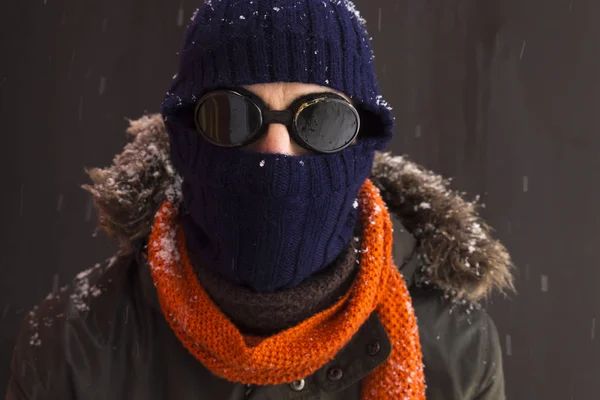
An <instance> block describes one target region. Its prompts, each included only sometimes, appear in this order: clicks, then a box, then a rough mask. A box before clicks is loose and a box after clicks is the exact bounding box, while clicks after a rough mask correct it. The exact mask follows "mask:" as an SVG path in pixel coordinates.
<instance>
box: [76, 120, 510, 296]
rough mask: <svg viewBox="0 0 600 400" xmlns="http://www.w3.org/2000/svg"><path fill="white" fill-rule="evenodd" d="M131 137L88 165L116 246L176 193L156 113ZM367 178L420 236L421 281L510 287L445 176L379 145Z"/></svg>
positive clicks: (140, 231) (469, 209) (127, 245)
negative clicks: (101, 163) (110, 155)
mask: <svg viewBox="0 0 600 400" xmlns="http://www.w3.org/2000/svg"><path fill="white" fill-rule="evenodd" d="M127 133H128V134H129V135H131V136H132V137H133V140H132V142H131V143H129V144H127V145H126V146H125V148H124V150H123V152H122V153H121V154H118V155H117V156H116V157H115V158H114V160H113V164H112V165H111V166H110V167H108V168H104V169H98V168H95V169H92V170H89V171H88V174H89V176H90V178H91V180H92V184H91V185H84V186H83V187H84V188H85V189H86V190H87V191H89V192H90V193H92V195H93V196H94V203H95V205H96V209H97V211H98V215H99V228H102V229H104V230H106V231H107V232H108V233H109V234H110V235H112V236H116V237H117V238H118V239H119V241H120V243H121V248H122V250H123V251H125V252H128V251H131V250H132V243H133V242H134V241H135V240H137V239H140V238H144V237H146V236H147V235H149V233H150V230H151V227H152V223H153V220H154V215H155V213H156V211H157V210H158V207H159V206H160V204H161V203H162V202H163V201H164V200H165V198H169V199H173V198H177V197H178V196H180V190H181V180H180V178H179V177H178V175H177V174H176V173H175V171H174V169H173V167H172V166H171V163H170V156H169V139H168V135H167V132H166V128H165V126H164V123H163V120H162V117H161V115H160V114H154V115H149V116H144V117H142V118H140V119H138V120H134V121H130V127H129V128H128V129H127ZM371 179H372V180H373V182H374V183H375V185H377V187H379V189H380V190H381V193H382V196H383V199H384V200H385V202H386V203H387V205H388V207H389V209H390V211H391V212H392V213H393V214H395V215H396V217H398V218H399V219H400V221H402V224H403V225H404V226H405V227H406V229H407V230H408V231H409V232H410V233H411V234H412V235H414V236H415V237H416V239H417V240H418V242H419V246H418V253H419V256H420V260H421V265H422V270H421V272H420V279H419V280H420V281H421V282H425V283H427V284H431V285H434V286H437V287H438V288H440V289H441V290H443V291H444V292H445V293H446V294H447V295H448V296H449V297H451V298H453V299H455V300H466V301H469V302H477V301H479V300H481V299H483V298H485V297H487V296H488V295H489V294H491V293H492V292H493V291H494V290H497V291H500V292H505V291H507V290H512V289H513V277H512V274H511V269H512V262H511V259H510V256H509V254H508V252H507V251H506V248H505V247H504V246H503V245H502V244H500V243H499V242H498V241H496V240H494V239H493V238H492V237H491V235H490V228H489V227H488V226H487V225H486V224H485V223H484V222H483V221H482V220H481V218H480V217H479V214H478V212H477V205H476V203H473V202H468V201H465V200H464V199H463V198H462V197H461V196H460V194H459V193H457V192H454V191H451V190H450V189H448V185H449V182H448V181H447V180H444V179H443V178H441V177H440V176H438V175H436V174H434V173H432V172H430V171H427V170H425V169H423V168H422V167H420V166H418V165H416V164H414V163H412V162H410V161H408V160H407V159H406V158H405V157H393V156H391V155H390V154H388V153H378V154H377V155H376V157H375V163H374V166H373V171H372V174H371Z"/></svg>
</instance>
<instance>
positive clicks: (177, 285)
mask: <svg viewBox="0 0 600 400" xmlns="http://www.w3.org/2000/svg"><path fill="white" fill-rule="evenodd" d="M359 206H360V216H361V222H362V225H363V227H364V231H363V242H362V249H361V266H360V271H359V272H358V276H357V278H356V281H355V282H354V284H353V286H352V287H351V289H350V290H349V291H348V293H347V294H346V295H345V296H344V297H343V298H342V299H340V300H339V301H338V303H336V304H335V305H333V306H332V307H330V308H329V309H327V310H325V311H322V312H320V313H318V314H316V315H314V316H312V317H311V318H309V319H307V320H305V321H304V322H302V323H300V324H299V325H297V326H295V327H292V328H290V329H288V330H285V331H283V332H281V333H278V334H276V335H274V336H270V337H268V338H264V339H261V340H260V341H254V340H252V339H253V338H249V337H244V335H242V334H241V333H240V331H239V330H238V329H237V328H236V327H235V326H234V325H233V323H231V322H230V321H229V320H228V319H227V317H226V316H225V315H224V314H223V313H222V312H221V311H220V310H219V309H218V307H217V306H216V305H215V304H214V302H213V301H212V300H211V298H210V297H209V296H208V294H207V293H206V292H205V291H204V289H203V288H202V287H201V286H200V284H199V282H198V279H197V277H196V275H195V272H194V270H193V268H192V265H191V263H190V260H189V258H188V255H187V251H186V246H185V237H184V234H183V230H182V229H181V226H180V224H179V223H178V219H177V207H176V205H174V204H173V203H170V202H165V203H163V205H162V206H161V208H160V210H159V212H158V213H157V215H156V219H155V222H154V227H153V230H152V234H151V235H150V241H149V245H148V259H149V262H150V270H151V274H152V277H153V280H154V284H155V286H156V289H157V292H158V298H159V301H160V304H161V308H162V310H163V313H164V315H165V317H166V319H167V320H168V321H169V324H170V325H171V328H172V329H173V331H174V332H175V334H176V335H177V337H178V338H179V340H180V341H181V342H182V343H183V345H184V346H185V347H186V348H187V349H188V351H189V352H190V353H191V354H192V355H194V356H195V357H196V358H197V359H198V360H199V361H200V362H201V363H202V364H203V365H204V366H206V367H207V368H208V369H209V370H210V371H212V372H213V373H214V374H215V375H218V376H220V377H223V378H225V379H227V380H229V381H232V382H241V383H244V384H252V385H276V384H282V383H290V382H293V381H294V380H298V379H302V378H304V377H306V376H308V375H311V374H312V373H314V372H315V371H316V370H317V369H319V368H321V367H322V366H323V365H325V364H326V363H327V362H328V361H330V360H331V359H333V358H334V356H335V355H336V354H337V353H338V352H339V351H340V350H341V349H342V347H344V345H346V344H347V343H348V342H349V341H350V339H351V338H352V336H353V335H354V334H355V333H356V332H357V331H358V329H359V328H360V327H361V326H362V325H363V323H365V321H366V320H367V318H368V317H369V315H370V314H371V313H372V312H373V311H375V312H377V314H378V316H379V318H380V320H381V321H382V323H383V325H384V327H385V329H386V332H387V334H388V336H389V339H390V342H391V343H392V353H391V355H390V357H389V358H388V359H387V360H386V361H385V362H384V363H383V364H382V365H381V366H379V367H378V368H377V369H375V371H373V373H372V374H371V375H369V376H368V377H367V378H365V379H364V380H363V382H362V395H361V398H362V399H363V400H364V399H373V400H375V399H387V400H390V399H425V379H424V375H423V364H422V354H421V345H420V342H419V334H418V330H417V321H416V318H415V315H414V310H413V308H412V303H411V298H410V295H409V293H408V290H407V288H406V285H405V284H404V280H403V279H402V276H401V275H400V273H399V272H398V270H397V268H396V267H395V266H394V264H393V262H392V259H391V254H392V223H391V220H390V217H389V214H388V211H387V208H386V206H385V203H384V202H383V200H382V198H381V196H380V194H379V190H378V189H377V188H376V187H375V186H374V185H373V183H371V182H370V181H368V180H367V181H366V182H365V184H364V185H363V187H362V189H361V192H360V198H359Z"/></svg>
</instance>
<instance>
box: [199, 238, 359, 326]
mask: <svg viewBox="0 0 600 400" xmlns="http://www.w3.org/2000/svg"><path fill="white" fill-rule="evenodd" d="M359 245H360V238H359V237H355V238H354V239H353V240H350V244H349V246H348V247H347V248H346V249H345V250H344V251H342V253H341V254H340V255H339V257H338V258H337V259H336V260H335V261H334V262H333V264H332V265H330V266H328V267H327V268H326V269H325V270H324V271H323V272H321V273H318V274H314V275H312V276H311V277H309V278H308V279H306V280H305V281H304V282H302V283H301V284H299V285H298V286H297V287H293V288H290V289H286V290H280V291H277V292H274V293H257V292H255V291H253V290H250V289H248V288H246V287H244V286H240V285H236V284H235V283H233V282H231V281H230V280H229V279H224V278H223V277H222V276H220V275H219V274H218V273H216V272H214V271H213V269H212V268H206V267H205V266H204V265H202V264H201V263H199V262H196V260H195V257H194V254H190V259H191V261H192V266H193V267H194V271H196V274H197V276H198V279H199V280H200V284H201V285H202V287H203V288H204V290H205V291H206V292H207V293H208V295H209V296H210V298H211V299H212V300H213V301H214V302H215V304H216V305H217V307H219V310H221V312H222V313H223V314H225V315H226V316H227V318H229V320H231V322H233V323H234V325H235V326H236V327H237V328H238V329H239V330H240V331H241V332H242V333H244V334H250V335H260V336H270V335H272V334H275V333H278V332H281V331H283V330H285V329H288V328H291V327H292V326H294V325H297V324H299V323H300V322H302V321H304V320H305V319H308V318H309V317H312V316H313V315H315V314H317V313H319V312H321V311H323V310H325V309H326V308H329V307H331V306H332V305H333V304H334V303H336V302H337V301H338V300H339V299H340V298H342V297H343V296H344V295H345V294H346V293H347V292H348V289H349V288H350V286H351V285H352V282H353V281H354V278H355V277H356V272H357V271H358V263H359V258H360V257H359Z"/></svg>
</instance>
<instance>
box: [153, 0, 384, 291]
mask: <svg viewBox="0 0 600 400" xmlns="http://www.w3.org/2000/svg"><path fill="white" fill-rule="evenodd" d="M180 57H181V58H180V66H179V71H178V73H177V75H176V77H175V78H174V80H173V83H172V86H171V88H170V90H169V91H168V92H167V95H166V97H165V99H164V102H163V106H162V113H163V116H164V119H165V123H166V126H167V130H168V132H169V135H170V141H171V156H172V162H173V165H174V166H175V168H176V170H177V171H178V173H179V174H180V175H181V176H182V178H183V187H182V190H183V201H182V207H181V208H182V210H181V211H182V215H181V221H182V224H183V227H184V231H185V234H186V240H187V243H188V248H189V249H190V251H192V252H193V253H195V255H196V258H197V259H199V260H201V262H202V264H203V265H202V266H203V267H206V268H212V269H214V270H215V271H217V272H218V273H220V274H221V275H223V276H224V277H226V278H228V279H229V280H231V281H233V282H235V283H238V284H242V285H246V286H248V287H249V288H251V289H254V290H256V291H263V292H268V291H275V290H278V289H282V288H288V287H293V286H295V285H297V284H298V283H300V282H301V281H303V280H304V279H306V278H307V277H309V276H310V275H312V274H314V273H315V272H317V271H319V270H321V269H323V268H324V267H326V266H327V265H328V264H330V263H331V262H332V261H333V260H334V259H335V258H336V256H338V255H339V254H340V253H341V251H342V250H343V249H344V247H345V246H346V245H347V244H348V242H349V240H350V239H351V237H352V234H353V230H354V228H355V225H356V221H357V212H358V210H357V208H358V203H357V197H358V192H359V189H360V187H361V186H362V184H363V183H364V181H365V179H366V178H367V177H368V176H369V173H370V170H371V167H372V163H373V157H374V153H375V151H376V150H381V149H383V148H384V147H385V145H386V144H387V142H388V141H389V139H390V137H391V130H392V125H393V120H392V117H391V114H390V109H389V107H387V104H386V103H385V101H383V99H382V97H381V95H380V93H379V89H378V85H377V81H376V78H375V72H374V69H373V54H372V50H371V46H370V40H369V36H368V34H367V31H366V29H365V24H364V20H362V18H361V17H360V15H359V13H358V11H357V10H356V8H355V6H354V4H353V3H352V2H351V1H349V0H221V1H217V0H212V1H206V2H205V4H204V5H203V6H202V7H200V9H199V10H198V11H197V12H196V14H195V15H194V17H193V18H192V23H191V24H190V26H189V28H188V30H187V33H186V36H185V41H184V45H183V49H182V50H181V55H180ZM268 82H300V83H312V84H318V85H322V86H328V87H330V88H333V89H336V90H338V91H340V92H343V93H345V94H346V95H347V96H349V97H350V98H351V99H352V101H353V102H354V104H355V106H356V107H357V108H358V109H359V110H360V113H361V124H362V126H363V129H362V132H361V133H360V136H359V140H358V142H357V144H355V145H353V146H350V147H349V148H347V149H345V150H343V151H340V152H338V153H335V154H328V155H309V156H284V155H281V154H264V153H253V152H251V151H249V150H247V149H244V148H234V149H231V148H220V147H217V146H214V145H212V144H210V143H208V142H207V141H205V140H204V139H203V138H202V137H201V136H200V135H199V134H198V133H197V132H196V129H195V127H194V123H193V109H194V105H195V104H196V102H197V100H198V99H199V98H200V97H201V96H202V95H203V94H205V93H207V92H209V91H211V90H214V89H217V88H223V87H229V88H230V87H236V86H242V85H250V84H255V83H268Z"/></svg>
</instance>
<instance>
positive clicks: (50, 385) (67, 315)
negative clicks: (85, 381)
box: [6, 256, 131, 399]
mask: <svg viewBox="0 0 600 400" xmlns="http://www.w3.org/2000/svg"><path fill="white" fill-rule="evenodd" d="M130 263H131V257H129V256H125V257H119V256H116V257H113V258H111V259H109V260H107V261H106V262H105V263H103V264H96V265H95V266H93V267H92V268H89V269H87V270H85V271H82V272H80V273H79V274H77V276H76V277H75V279H74V280H73V281H72V282H71V283H70V284H68V285H66V286H64V287H62V288H60V289H59V290H57V291H55V292H53V293H50V294H49V295H48V296H47V297H46V298H45V299H44V300H43V301H42V302H41V303H39V304H38V305H37V306H35V307H34V308H33V309H32V310H31V311H30V312H29V313H28V315H27V316H26V317H25V319H24V320H23V322H22V323H21V328H20V332H19V335H18V337H17V343H16V345H15V349H14V352H13V357H12V362H11V378H10V384H9V388H8V393H7V397H6V398H7V399H21V398H26V399H37V398H51V397H52V396H59V397H60V396H64V397H60V398H70V397H69V396H70V394H71V393H72V390H73V388H72V387H71V384H70V382H71V379H70V373H71V372H70V371H72V370H73V368H75V369H77V364H78V363H80V362H81V363H84V362H85V360H86V359H87V358H86V357H87V356H88V355H89V354H87V353H89V352H96V351H97V348H98V347H104V346H106V345H107V344H108V341H109V340H110V336H111V329H112V325H113V323H114V320H115V314H116V311H117V309H118V308H119V307H118V304H119V303H121V300H122V296H121V295H119V293H124V292H123V291H122V290H118V289H117V288H116V286H122V285H123V283H124V281H125V280H124V279H123V278H124V277H123V274H125V273H127V270H128V265H129V264H130ZM102 314H104V315H102ZM92 342H93V343H92ZM91 378H92V377H90V379H91ZM49 396H50V397H49ZM53 398H58V397H53Z"/></svg>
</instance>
